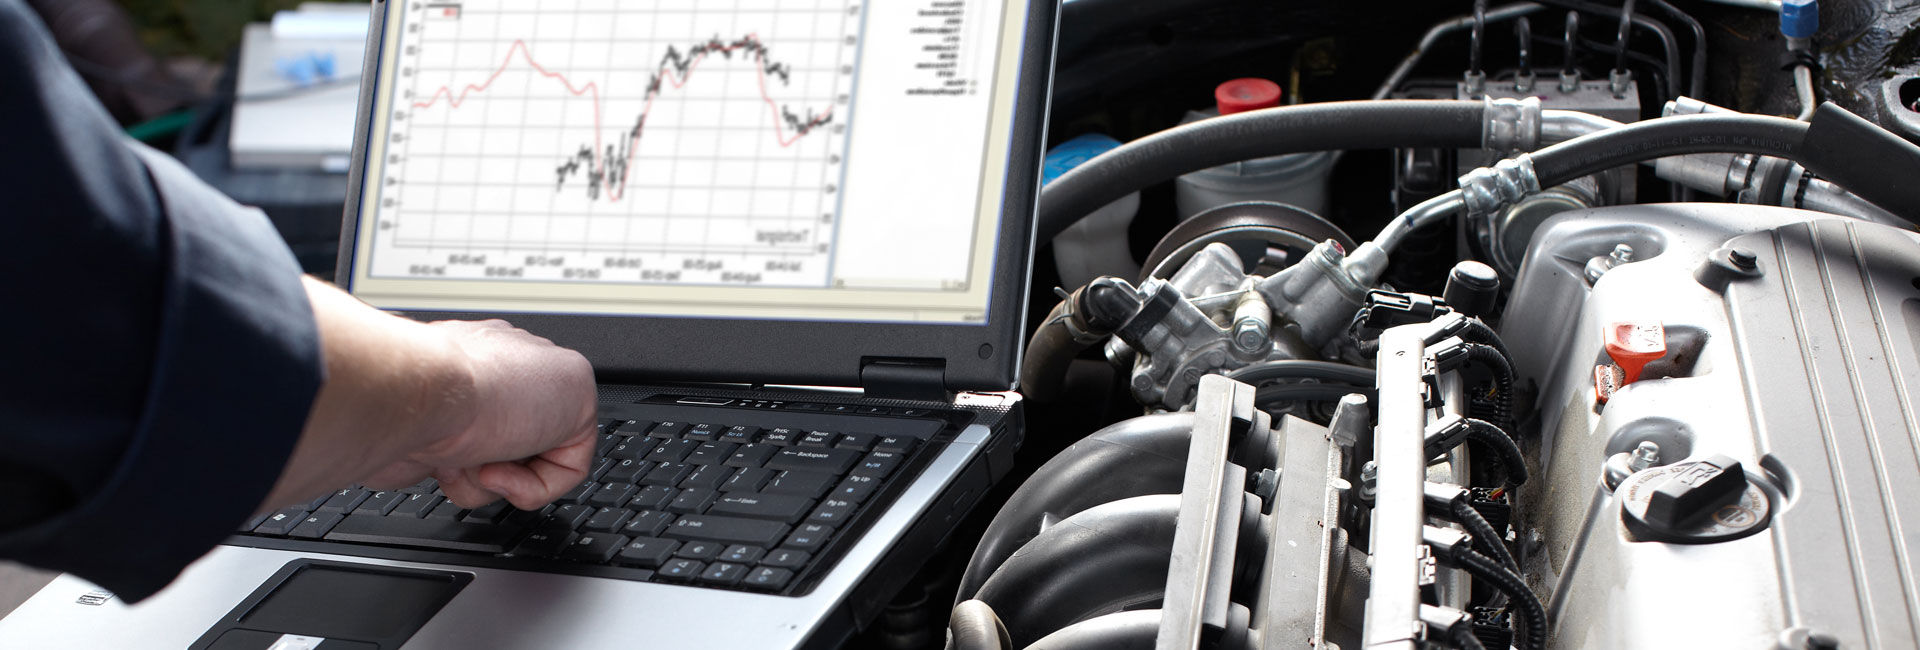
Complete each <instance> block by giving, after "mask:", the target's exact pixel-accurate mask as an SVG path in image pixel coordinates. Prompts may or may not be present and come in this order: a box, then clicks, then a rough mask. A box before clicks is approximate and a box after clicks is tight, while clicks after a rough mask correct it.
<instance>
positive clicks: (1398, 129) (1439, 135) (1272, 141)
mask: <svg viewBox="0 0 1920 650" xmlns="http://www.w3.org/2000/svg"><path fill="white" fill-rule="evenodd" d="M1485 120H1486V108H1485V106H1484V105H1483V104H1482V103H1481V102H1477V101H1456V100H1404V99H1403V100H1382V101H1348V102H1317V103H1312V104H1297V105H1292V106H1279V107H1274V108H1267V109H1261V110H1257V111H1247V112H1245V113H1236V114H1233V115H1227V116H1222V117H1216V118H1213V119H1208V120H1201V121H1199V122H1193V123H1190V124H1185V125H1181V126H1177V127H1174V128H1171V129H1167V130H1165V131H1161V132H1159V133H1155V134H1153V135H1149V136H1147V137H1144V138H1141V139H1138V140H1135V141H1133V142H1129V143H1127V144H1124V145H1121V146H1120V147H1119V148H1116V149H1114V150H1112V151H1108V152H1106V153H1104V154H1101V155H1099V156H1097V157H1095V158H1093V159H1092V160H1089V161H1087V162H1086V163H1085V164H1082V165H1080V166H1079V167H1075V168H1073V170H1072V171H1069V172H1067V173H1066V174H1063V175H1061V176H1060V177H1059V178H1056V179H1054V180H1053V182H1051V183H1048V184H1047V185H1046V187H1045V188H1044V189H1042V190H1041V192H1040V210H1039V215H1038V216H1037V217H1036V222H1035V225H1034V241H1035V242H1037V243H1038V244H1039V245H1045V244H1046V243H1047V242H1051V241H1053V238H1054V237H1055V236H1057V235H1059V234H1060V233H1061V232H1062V231H1065V230H1066V229H1067V227H1068V226H1071V225H1073V224H1074V223H1075V222H1077V221H1079V220H1080V219H1081V218H1083V217H1085V216H1087V215H1089V214H1092V213H1093V211H1094V210H1098V209H1100V207H1101V206H1104V205H1106V204H1108V203H1112V202H1113V201H1114V200H1115V199H1118V198H1120V197H1123V196H1126V195H1128V194H1131V193H1133V192H1134V191H1136V190H1139V189H1140V188H1143V187H1146V186H1148V185H1152V184H1154V183H1159V182H1161V181H1166V180H1170V179H1172V178H1174V177H1176V176H1179V175H1181V174H1185V173H1188V172H1194V171H1199V170H1202V169H1206V168H1209V167H1216V166H1219V165H1224V164H1227V163H1232V162H1239V161H1242V160H1252V159H1255V158H1265V157H1269V156H1278V155H1282V154H1290V153H1305V152H1312V151H1333V150H1346V149H1401V148H1412V149H1478V148H1480V146H1481V131H1482V130H1483V128H1484V126H1483V124H1484V122H1485Z"/></svg>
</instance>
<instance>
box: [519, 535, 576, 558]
mask: <svg viewBox="0 0 1920 650" xmlns="http://www.w3.org/2000/svg"><path fill="white" fill-rule="evenodd" d="M579 537H580V535H579V534H578V533H575V532H573V531H571V530H565V529H561V528H548V529H543V530H536V531H533V534H530V535H527V538H526V539H523V540H520V545H519V546H515V547H513V554H514V555H521V556H527V557H560V554H561V553H564V552H566V550H567V547H568V546H572V545H573V540H575V539H578V538H579Z"/></svg>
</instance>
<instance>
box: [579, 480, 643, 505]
mask: <svg viewBox="0 0 1920 650" xmlns="http://www.w3.org/2000/svg"><path fill="white" fill-rule="evenodd" d="M639 491H640V488H639V487H638V486H635V485H634V484H632V483H608V484H606V485H603V486H601V487H600V490H599V491H598V492H594V493H593V496H591V497H587V505H590V506H594V507H597V508H618V507H620V506H624V505H627V499H629V498H631V497H632V496H633V495H634V493H635V492H639Z"/></svg>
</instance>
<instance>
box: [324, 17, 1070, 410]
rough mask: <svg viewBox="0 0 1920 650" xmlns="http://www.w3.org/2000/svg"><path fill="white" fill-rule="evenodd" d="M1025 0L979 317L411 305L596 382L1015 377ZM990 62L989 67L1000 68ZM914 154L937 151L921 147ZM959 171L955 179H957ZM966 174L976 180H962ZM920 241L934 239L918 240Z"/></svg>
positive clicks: (351, 228) (1024, 163) (1026, 104)
mask: <svg viewBox="0 0 1920 650" xmlns="http://www.w3.org/2000/svg"><path fill="white" fill-rule="evenodd" d="M398 1H399V0H375V1H374V3H373V13H372V16H373V18H372V25H371V26H370V28H369V31H368V36H367V50H366V57H365V66H366V67H365V69H364V73H363V76H362V80H361V86H360V102H359V110H358V115H357V116H356V117H355V120H354V143H353V157H352V163H351V165H350V166H349V169H348V178H347V187H348V196H347V204H346V214H345V218H344V219H343V220H342V225H341V232H340V257H339V262H338V266H337V271H336V275H335V277H336V281H337V282H338V283H339V284H340V286H342V287H344V288H346V289H347V290H348V291H352V289H353V287H352V281H353V268H354V262H355V259H354V254H355V250H354V249H355V243H356V242H357V241H358V239H359V233H358V230H359V225H360V207H361V205H362V204H363V202H364V198H365V196H364V193H365V192H366V191H367V188H366V187H365V185H366V184H365V183H364V182H363V176H364V172H365V170H366V166H367V159H366V155H367V151H366V148H367V147H366V143H367V139H368V137H369V135H370V133H369V132H370V130H371V129H372V127H373V120H372V119H371V116H372V115H371V114H372V108H373V107H374V106H376V105H377V104H376V103H375V101H374V100H375V98H376V97H377V96H378V93H379V92H380V88H379V87H378V85H379V82H380V70H381V64H382V56H383V54H384V52H383V47H382V46H383V44H384V42H385V40H386V36H385V33H386V29H385V28H386V25H387V22H388V18H389V14H390V11H389V7H388V5H389V4H391V2H398ZM1026 1H1028V2H1029V5H1028V7H1027V15H1026V18H1025V24H1024V36H1023V42H1022V43H1021V45H1020V49H1019V52H1020V65H1019V80H1018V82H1017V84H1016V87H1015V91H1014V92H1015V97H1014V108H1013V116H1012V120H1011V122H1012V124H1011V127H1012V128H1011V134H1010V138H1009V141H1008V158H1007V160H1008V165H1007V172H1006V180H1005V187H1004V190H1005V191H1004V192H1003V193H1002V197H1003V198H1002V204H1001V206H1000V227H999V228H998V230H997V235H996V238H995V242H994V255H993V273H992V275H991V278H992V286H991V288H990V293H989V300H988V311H987V319H986V321H985V322H984V323H983V324H966V325H960V324H920V323H899V322H894V323H874V322H849V321H818V320H750V319H718V318H682V317H656V316H612V315H588V314H535V313H483V312H460V311H422V310H409V311H407V312H406V314H407V315H409V316H411V317H413V318H417V319H420V320H442V319H483V318H504V319H507V320H509V321H511V322H512V323H513V324H515V325H517V326H519V327H522V328H524V329H526V330H528V331H531V332H533V333H536V334H539V335H541V336H545V337H547V338H550V339H552V340H553V341H554V342H556V343H559V344H560V345H563V346H566V347H570V348H573V349H576V350H579V351H580V352H581V353H582V354H584V355H586V357H587V359H588V360H589V361H591V362H592V363H593V366H594V369H595V371H596V373H597V374H598V375H599V376H600V379H601V380H602V381H607V382H618V381H636V380H646V381H653V382H658V381H688V382H731V383H742V382H749V383H756V384H799V385H813V386H859V385H860V384H861V381H860V375H861V369H862V367H863V365H864V364H866V363H868V362H872V361H876V360H902V359H905V360H917V361H920V362H923V363H925V362H931V363H932V364H933V365H936V366H943V368H942V373H943V377H944V379H943V381H944V387H945V388H946V389H947V390H950V391H987V390H1008V389H1011V388H1013V387H1014V379H1015V377H1016V374H1017V371H1018V368H1019V363H1020V351H1021V347H1022V346H1021V343H1022V341H1021V340H1020V339H1021V336H1022V334H1023V333H1024V332H1025V323H1026V317H1027V314H1026V304H1027V301H1026V298H1027V291H1026V288H1027V285H1028V283H1029V282H1030V280H1031V278H1030V273H1031V266H1032V260H1033V248H1034V247H1033V242H1032V230H1033V214H1034V208H1035V206H1036V204H1037V203H1038V200H1039V185H1040V160H1041V156H1042V154H1043V151H1044V147H1045V135H1046V120H1047V112H1048V101H1049V94H1050V92H1051V85H1052V84H1051V77H1052V69H1053V51H1054V39H1055V23H1056V20H1057V18H1058V3H1056V2H1053V1H1052V0H1026ZM998 67H999V66H998V65H996V66H995V69H998ZM917 155H935V152H920V153H919V154H917ZM957 182H958V181H957ZM964 182H968V183H972V182H977V181H976V180H975V179H965V181H964ZM928 245H940V243H939V242H928Z"/></svg>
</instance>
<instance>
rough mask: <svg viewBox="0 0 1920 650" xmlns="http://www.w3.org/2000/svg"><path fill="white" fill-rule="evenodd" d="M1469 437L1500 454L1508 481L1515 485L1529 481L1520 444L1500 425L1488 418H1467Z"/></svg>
mask: <svg viewBox="0 0 1920 650" xmlns="http://www.w3.org/2000/svg"><path fill="white" fill-rule="evenodd" d="M1467 439H1468V440H1472V441H1474V442H1478V443H1480V444H1483V445H1486V446H1488V447H1490V448H1492V449H1493V452H1494V453H1496V454H1499V455H1500V462H1501V463H1503V464H1505V465H1506V466H1507V481H1508V482H1510V483H1513V484H1514V485H1520V484H1522V483H1525V482H1527V461H1526V459H1525V457H1523V456H1522V455H1521V454H1520V445H1518V444H1515V443H1514V442H1513V437H1512V436H1509V435H1507V432H1506V431H1504V430H1501V428H1500V427H1496V426H1493V424H1492V423H1490V422H1487V421H1486V420H1476V419H1473V418H1467Z"/></svg>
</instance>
